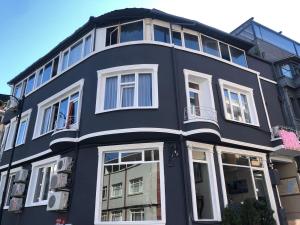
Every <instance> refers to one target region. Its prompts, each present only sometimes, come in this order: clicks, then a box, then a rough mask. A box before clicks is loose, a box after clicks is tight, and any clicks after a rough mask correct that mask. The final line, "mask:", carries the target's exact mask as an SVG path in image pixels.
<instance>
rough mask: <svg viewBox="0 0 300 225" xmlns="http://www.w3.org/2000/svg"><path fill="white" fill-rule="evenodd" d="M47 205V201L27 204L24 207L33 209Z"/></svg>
mask: <svg viewBox="0 0 300 225" xmlns="http://www.w3.org/2000/svg"><path fill="white" fill-rule="evenodd" d="M47 204H48V200H46V201H42V202H35V203H28V204H25V207H35V206H44V205H47Z"/></svg>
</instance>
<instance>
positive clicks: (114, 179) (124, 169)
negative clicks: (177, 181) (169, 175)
mask: <svg viewBox="0 0 300 225" xmlns="http://www.w3.org/2000/svg"><path fill="white" fill-rule="evenodd" d="M98 149H99V161H98V163H99V165H98V168H99V170H98V178H97V179H98V186H97V192H96V193H97V194H96V209H97V211H96V214H95V217H96V219H95V221H96V224H102V222H105V221H107V220H109V221H140V223H139V224H150V223H151V224H156V222H157V224H160V223H161V222H162V221H165V205H164V173H163V158H162V157H163V154H162V150H163V144H162V143H143V144H129V145H116V146H103V147H99V148H98ZM108 186H110V188H106V187H108ZM103 190H106V191H107V192H108V193H107V195H108V196H110V198H109V199H108V198H106V197H105V196H106V194H105V195H104V192H103ZM124 202H126V205H125V206H124ZM107 215H109V216H107Z"/></svg>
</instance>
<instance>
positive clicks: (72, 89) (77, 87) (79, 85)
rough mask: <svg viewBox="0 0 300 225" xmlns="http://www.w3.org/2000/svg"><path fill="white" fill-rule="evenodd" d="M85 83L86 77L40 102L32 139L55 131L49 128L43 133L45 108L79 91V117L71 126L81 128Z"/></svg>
mask: <svg viewBox="0 0 300 225" xmlns="http://www.w3.org/2000/svg"><path fill="white" fill-rule="evenodd" d="M83 85H84V79H81V80H79V81H77V82H75V83H74V84H72V85H70V86H69V87H66V88H65V89H63V90H61V91H60V92H58V93H56V94H55V95H53V96H51V97H50V98H47V99H45V100H44V101H42V102H40V103H39V104H38V110H37V117H36V122H35V126H34V133H33V137H32V140H34V139H36V138H38V137H41V136H44V135H46V134H49V133H51V132H53V131H54V130H49V131H48V132H46V133H44V134H41V128H42V123H43V118H44V112H45V109H46V108H48V107H49V106H51V105H53V104H54V103H56V102H58V101H60V100H63V99H65V98H67V97H70V96H71V95H72V94H75V93H76V92H78V93H79V96H78V118H77V123H75V124H73V125H72V126H71V128H72V129H78V128H79V123H80V116H81V113H80V112H81V106H82V95H83Z"/></svg>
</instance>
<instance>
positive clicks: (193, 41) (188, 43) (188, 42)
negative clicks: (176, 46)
mask: <svg viewBox="0 0 300 225" xmlns="http://www.w3.org/2000/svg"><path fill="white" fill-rule="evenodd" d="M184 44H185V47H186V48H190V49H193V50H198V51H200V45H199V38H198V35H193V34H189V33H184Z"/></svg>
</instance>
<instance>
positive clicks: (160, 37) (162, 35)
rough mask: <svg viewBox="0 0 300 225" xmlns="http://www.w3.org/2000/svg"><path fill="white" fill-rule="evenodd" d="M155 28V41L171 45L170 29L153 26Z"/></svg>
mask: <svg viewBox="0 0 300 225" xmlns="http://www.w3.org/2000/svg"><path fill="white" fill-rule="evenodd" d="M153 27H154V40H155V41H160V42H165V43H170V32H169V28H166V27H162V26H158V25H153Z"/></svg>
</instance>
